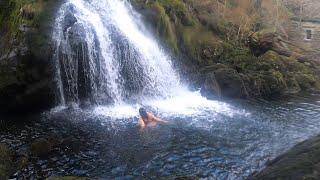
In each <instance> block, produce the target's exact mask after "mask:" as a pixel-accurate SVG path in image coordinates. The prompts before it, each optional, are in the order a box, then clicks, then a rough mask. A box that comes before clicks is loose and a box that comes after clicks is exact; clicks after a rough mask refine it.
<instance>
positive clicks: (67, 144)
mask: <svg viewBox="0 0 320 180" xmlns="http://www.w3.org/2000/svg"><path fill="white" fill-rule="evenodd" d="M62 147H63V148H64V149H65V150H67V151H71V152H74V153H78V152H79V151H80V147H81V142H80V141H79V140H77V139H75V138H71V137H70V138H66V139H64V140H63V142H62Z"/></svg>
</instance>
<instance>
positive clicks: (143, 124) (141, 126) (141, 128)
mask: <svg viewBox="0 0 320 180" xmlns="http://www.w3.org/2000/svg"><path fill="white" fill-rule="evenodd" d="M139 126H140V130H143V129H144V128H145V127H146V124H145V123H144V122H143V120H142V118H139Z"/></svg>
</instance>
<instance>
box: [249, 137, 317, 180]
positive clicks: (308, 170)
mask: <svg viewBox="0 0 320 180" xmlns="http://www.w3.org/2000/svg"><path fill="white" fill-rule="evenodd" d="M250 179H257V180H258V179H259V180H269V179H270V180H273V179H288V180H289V179H320V136H318V137H314V138H311V139H309V140H307V141H304V142H302V143H300V144H298V145H296V146H295V147H293V148H292V149H291V150H289V151H288V152H286V153H284V154H283V155H281V156H279V157H277V158H276V159H274V160H273V161H271V162H270V163H268V165H267V167H266V168H265V169H264V170H263V171H261V172H260V173H258V174H255V175H253V177H251V178H250Z"/></svg>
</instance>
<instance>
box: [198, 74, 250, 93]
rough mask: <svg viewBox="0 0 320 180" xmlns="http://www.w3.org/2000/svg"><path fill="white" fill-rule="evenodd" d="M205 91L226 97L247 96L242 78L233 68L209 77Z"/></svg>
mask: <svg viewBox="0 0 320 180" xmlns="http://www.w3.org/2000/svg"><path fill="white" fill-rule="evenodd" d="M204 90H205V91H207V92H212V93H213V94H216V95H219V96H220V95H222V96H225V97H233V98H240V97H244V96H247V94H246V90H245V87H244V83H243V80H242V78H241V76H240V75H239V74H238V73H237V72H236V71H235V70H234V69H231V68H221V69H217V70H215V71H214V73H209V74H208V75H207V78H206V81H205V84H204Z"/></svg>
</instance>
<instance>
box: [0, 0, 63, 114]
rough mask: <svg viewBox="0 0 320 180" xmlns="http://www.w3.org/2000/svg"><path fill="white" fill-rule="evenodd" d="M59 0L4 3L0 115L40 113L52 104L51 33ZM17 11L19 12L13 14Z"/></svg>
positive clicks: (0, 23)
mask: <svg viewBox="0 0 320 180" xmlns="http://www.w3.org/2000/svg"><path fill="white" fill-rule="evenodd" d="M59 3H60V0H58V1H46V2H43V3H42V1H41V2H34V1H31V0H26V1H23V2H20V1H16V0H10V1H5V2H3V6H4V7H6V8H5V10H4V11H1V13H0V48H1V50H0V99H1V101H0V114H11V115H13V114H14V113H12V112H15V114H16V115H17V114H21V113H31V112H39V111H42V110H43V109H46V108H49V107H51V106H53V105H54V103H55V95H54V92H55V82H54V68H53V63H52V62H51V56H52V48H51V42H50V33H51V29H52V26H53V25H54V23H53V21H54V14H55V12H56V10H57V7H58V6H59ZM15 12H18V13H15Z"/></svg>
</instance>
